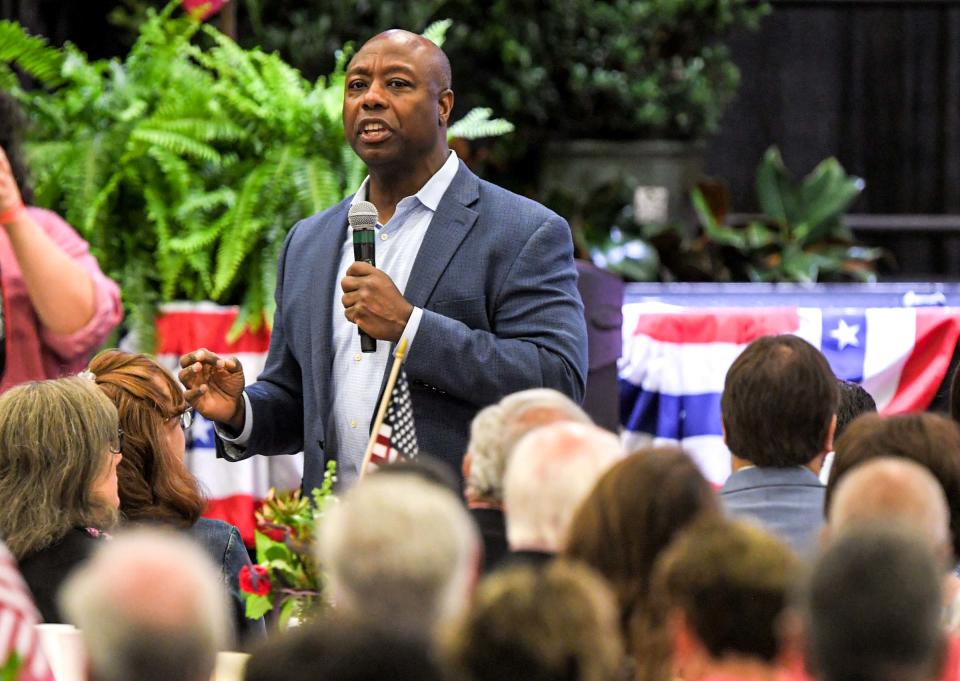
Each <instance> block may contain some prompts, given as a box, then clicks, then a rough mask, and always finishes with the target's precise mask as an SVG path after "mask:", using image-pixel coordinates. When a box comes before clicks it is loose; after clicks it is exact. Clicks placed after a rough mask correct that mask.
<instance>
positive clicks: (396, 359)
mask: <svg viewBox="0 0 960 681" xmlns="http://www.w3.org/2000/svg"><path fill="white" fill-rule="evenodd" d="M407 340H408V339H407V338H403V339H401V340H400V345H398V346H397V350H396V352H394V353H393V366H392V367H391V368H390V378H389V379H387V385H386V387H385V388H384V390H383V397H381V398H380V406H379V407H378V408H377V418H376V419H374V421H373V428H371V429H370V439H369V440H368V441H367V451H366V453H364V455H363V463H362V464H361V465H360V479H361V480H362V479H363V476H364V475H366V473H367V466H368V465H369V464H370V458H371V457H372V456H373V445H374V444H375V443H376V441H377V433H379V432H380V426H381V425H383V418H384V417H385V416H386V415H387V407H388V406H389V405H390V396H391V395H392V394H393V386H394V384H395V383H396V382H397V376H398V375H399V374H400V367H401V366H402V365H403V360H404V359H406V356H407Z"/></svg>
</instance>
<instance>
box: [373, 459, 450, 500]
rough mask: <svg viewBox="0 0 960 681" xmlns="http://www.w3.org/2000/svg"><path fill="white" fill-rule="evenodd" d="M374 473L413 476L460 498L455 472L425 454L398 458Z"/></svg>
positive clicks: (438, 460)
mask: <svg viewBox="0 0 960 681" xmlns="http://www.w3.org/2000/svg"><path fill="white" fill-rule="evenodd" d="M371 468H373V467H371ZM374 472H375V473H377V474H383V473H402V474H410V475H415V476H417V477H419V478H421V479H422V480H424V481H426V482H429V483H433V484H434V485H439V486H440V487H443V488H444V489H448V490H450V492H452V493H453V494H454V495H456V496H460V490H461V486H460V479H459V477H458V476H457V473H456V471H454V470H453V469H452V468H450V466H448V465H447V464H445V463H444V462H443V461H441V460H440V459H438V458H437V457H435V456H432V455H430V454H427V453H426V452H420V453H419V454H417V456H416V457H415V458H413V459H399V458H398V459H397V460H395V461H391V462H389V463H386V464H383V465H381V466H379V467H377V468H376V469H375V471H374Z"/></svg>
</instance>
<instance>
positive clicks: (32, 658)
mask: <svg viewBox="0 0 960 681" xmlns="http://www.w3.org/2000/svg"><path fill="white" fill-rule="evenodd" d="M38 622H40V614H39V613H38V612H37V608H36V606H35V605H34V604H33V599H32V598H31V597H30V591H29V589H27V585H26V584H25V583H24V581H23V578H22V577H21V576H20V572H19V571H18V570H17V564H16V563H15V562H14V560H13V556H11V555H10V552H9V551H8V550H7V548H6V547H5V546H4V545H3V544H0V669H4V670H7V669H10V668H13V667H15V668H16V669H18V670H19V673H17V674H15V675H14V676H13V677H12V678H15V679H17V680H18V681H53V673H52V672H51V671H50V667H49V666H47V661H46V659H45V658H44V656H43V651H42V650H41V649H40V638H39V636H38V635H37V631H36V629H35V628H34V626H35V625H36V624H37V623H38ZM14 656H16V657H14Z"/></svg>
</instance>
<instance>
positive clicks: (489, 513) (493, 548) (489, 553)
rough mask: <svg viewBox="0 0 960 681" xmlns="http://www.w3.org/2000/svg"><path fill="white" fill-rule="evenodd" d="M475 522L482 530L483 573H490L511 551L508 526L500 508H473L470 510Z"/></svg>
mask: <svg viewBox="0 0 960 681" xmlns="http://www.w3.org/2000/svg"><path fill="white" fill-rule="evenodd" d="M468 510H469V511H470V515H472V516H473V520H474V522H476V523H477V527H478V528H479V529H480V537H481V539H482V540H483V564H482V565H481V566H480V568H481V572H482V573H483V574H486V573H488V572H490V571H491V570H492V569H493V568H494V567H495V566H496V565H497V564H498V563H499V562H500V561H502V560H503V558H504V556H506V555H507V553H508V552H509V551H510V547H509V546H507V526H506V522H505V521H504V518H503V511H501V510H500V509H498V508H471V509H468Z"/></svg>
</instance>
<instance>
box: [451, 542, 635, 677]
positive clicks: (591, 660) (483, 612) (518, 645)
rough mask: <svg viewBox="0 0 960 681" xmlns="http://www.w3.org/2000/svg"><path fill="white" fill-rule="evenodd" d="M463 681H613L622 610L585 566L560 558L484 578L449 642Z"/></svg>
mask: <svg viewBox="0 0 960 681" xmlns="http://www.w3.org/2000/svg"><path fill="white" fill-rule="evenodd" d="M447 643H448V646H447V651H448V654H449V658H450V661H451V666H452V667H453V668H454V669H455V670H456V671H458V672H459V673H460V674H461V678H462V679H464V681H616V679H619V678H622V676H621V671H622V667H621V665H622V647H621V641H620V636H619V630H618V626H617V608H616V604H615V601H614V598H613V595H612V594H611V593H610V591H609V589H608V588H607V586H606V584H605V583H604V582H603V581H602V580H601V579H599V577H597V576H595V575H594V573H593V572H592V571H591V570H589V569H588V568H586V567H584V566H581V565H577V564H573V563H567V562H566V561H563V560H558V561H554V562H552V563H551V564H550V565H547V566H546V567H544V568H543V569H537V568H534V567H532V566H529V565H517V566H513V567H510V568H507V569H504V570H499V571H497V572H495V573H493V574H492V575H490V576H488V577H486V578H485V579H484V581H483V582H482V583H481V584H480V588H479V589H478V591H477V598H476V601H475V603H474V606H473V608H472V609H471V610H470V612H469V613H468V614H467V615H466V616H465V617H464V618H463V619H462V621H461V622H460V623H459V625H458V626H457V627H455V628H454V629H453V631H452V633H451V635H450V637H449V640H448V642H447Z"/></svg>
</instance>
